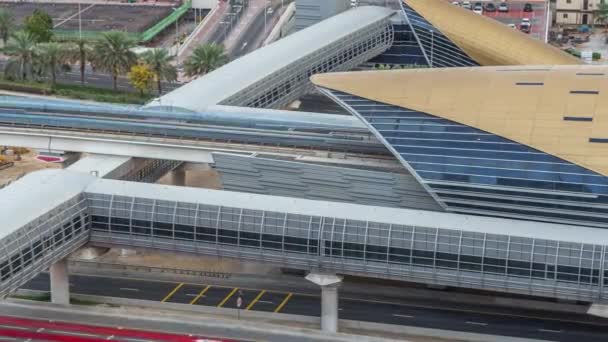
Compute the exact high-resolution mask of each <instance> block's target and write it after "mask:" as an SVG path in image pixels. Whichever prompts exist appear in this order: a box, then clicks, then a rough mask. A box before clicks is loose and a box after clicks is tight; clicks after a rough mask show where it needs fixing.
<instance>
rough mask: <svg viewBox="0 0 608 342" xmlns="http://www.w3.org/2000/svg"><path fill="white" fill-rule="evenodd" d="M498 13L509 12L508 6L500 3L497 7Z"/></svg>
mask: <svg viewBox="0 0 608 342" xmlns="http://www.w3.org/2000/svg"><path fill="white" fill-rule="evenodd" d="M498 12H509V5H508V4H507V3H506V2H501V3H500V5H498Z"/></svg>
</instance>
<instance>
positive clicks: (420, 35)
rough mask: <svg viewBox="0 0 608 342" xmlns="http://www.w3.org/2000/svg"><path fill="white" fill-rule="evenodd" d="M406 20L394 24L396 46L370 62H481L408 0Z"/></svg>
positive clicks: (433, 64) (431, 64)
mask: <svg viewBox="0 0 608 342" xmlns="http://www.w3.org/2000/svg"><path fill="white" fill-rule="evenodd" d="M401 6H402V10H403V13H404V15H405V23H403V24H395V25H394V32H393V34H394V38H393V45H392V47H391V48H390V49H389V50H387V51H386V52H384V53H383V54H381V55H380V56H378V57H376V58H374V59H373V60H371V61H370V63H375V64H393V65H395V64H396V65H405V66H425V67H431V68H435V67H436V68H446V67H465V66H478V65H479V64H478V63H477V62H476V61H475V60H473V59H472V58H471V57H469V56H468V55H467V54H466V52H464V51H463V50H462V49H460V48H459V47H458V46H457V45H456V44H454V43H453V42H452V41H451V40H450V39H449V38H448V37H446V36H445V35H444V34H443V33H442V32H441V31H440V30H438V29H437V28H436V27H434V26H433V25H432V24H431V23H429V22H428V21H427V20H426V19H425V18H424V17H423V16H421V15H420V14H418V13H417V12H416V11H415V10H414V9H412V8H411V7H410V6H408V5H407V4H405V3H403V2H402V3H401Z"/></svg>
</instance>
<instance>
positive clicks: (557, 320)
mask: <svg viewBox="0 0 608 342" xmlns="http://www.w3.org/2000/svg"><path fill="white" fill-rule="evenodd" d="M83 276H84V277H87V278H102V279H106V280H107V279H128V280H135V281H139V282H145V283H152V284H158V283H161V284H166V283H173V284H174V282H171V281H168V280H153V281H151V280H150V279H146V278H143V277H142V278H138V277H137V276H130V277H117V276H108V275H94V274H87V275H83ZM184 284H189V285H194V286H200V284H197V283H188V282H187V283H184ZM215 287H218V288H224V289H225V288H230V287H228V286H222V285H218V286H215ZM241 289H243V290H253V291H256V290H258V289H252V288H247V287H244V288H241ZM83 294H86V293H83ZM293 294H297V295H298V296H305V297H315V298H319V295H314V294H310V293H304V292H294V293H293ZM341 299H348V300H353V301H357V302H364V303H375V304H391V305H397V306H400V307H406V308H423V309H432V310H446V311H451V312H459V313H461V312H467V313H475V314H484V315H490V316H498V317H518V318H531V319H541V320H544V321H552V322H560V323H578V324H584V325H589V326H594V327H607V326H608V324H600V323H595V322H586V321H580V320H564V319H560V318H551V317H545V316H534V315H518V314H511V313H502V312H493V311H484V310H479V311H476V310H469V309H461V308H454V307H441V306H435V305H420V304H404V303H398V302H397V303H396V302H390V301H386V300H371V299H361V298H354V297H344V298H341Z"/></svg>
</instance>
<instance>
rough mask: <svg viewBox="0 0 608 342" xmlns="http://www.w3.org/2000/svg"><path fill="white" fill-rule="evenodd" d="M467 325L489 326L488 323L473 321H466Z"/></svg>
mask: <svg viewBox="0 0 608 342" xmlns="http://www.w3.org/2000/svg"><path fill="white" fill-rule="evenodd" d="M465 323H466V324H472V325H481V326H484V327H485V326H486V325H488V323H481V322H471V321H466V322H465Z"/></svg>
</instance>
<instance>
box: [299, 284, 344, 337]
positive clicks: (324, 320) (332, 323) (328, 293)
mask: <svg viewBox="0 0 608 342" xmlns="http://www.w3.org/2000/svg"><path fill="white" fill-rule="evenodd" d="M306 279H307V280H308V281H311V282H313V283H315V284H317V285H319V286H320V287H321V330H322V331H324V332H329V333H335V332H338V287H339V286H340V284H341V283H342V277H340V276H337V275H335V274H323V273H309V274H308V275H307V276H306Z"/></svg>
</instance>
